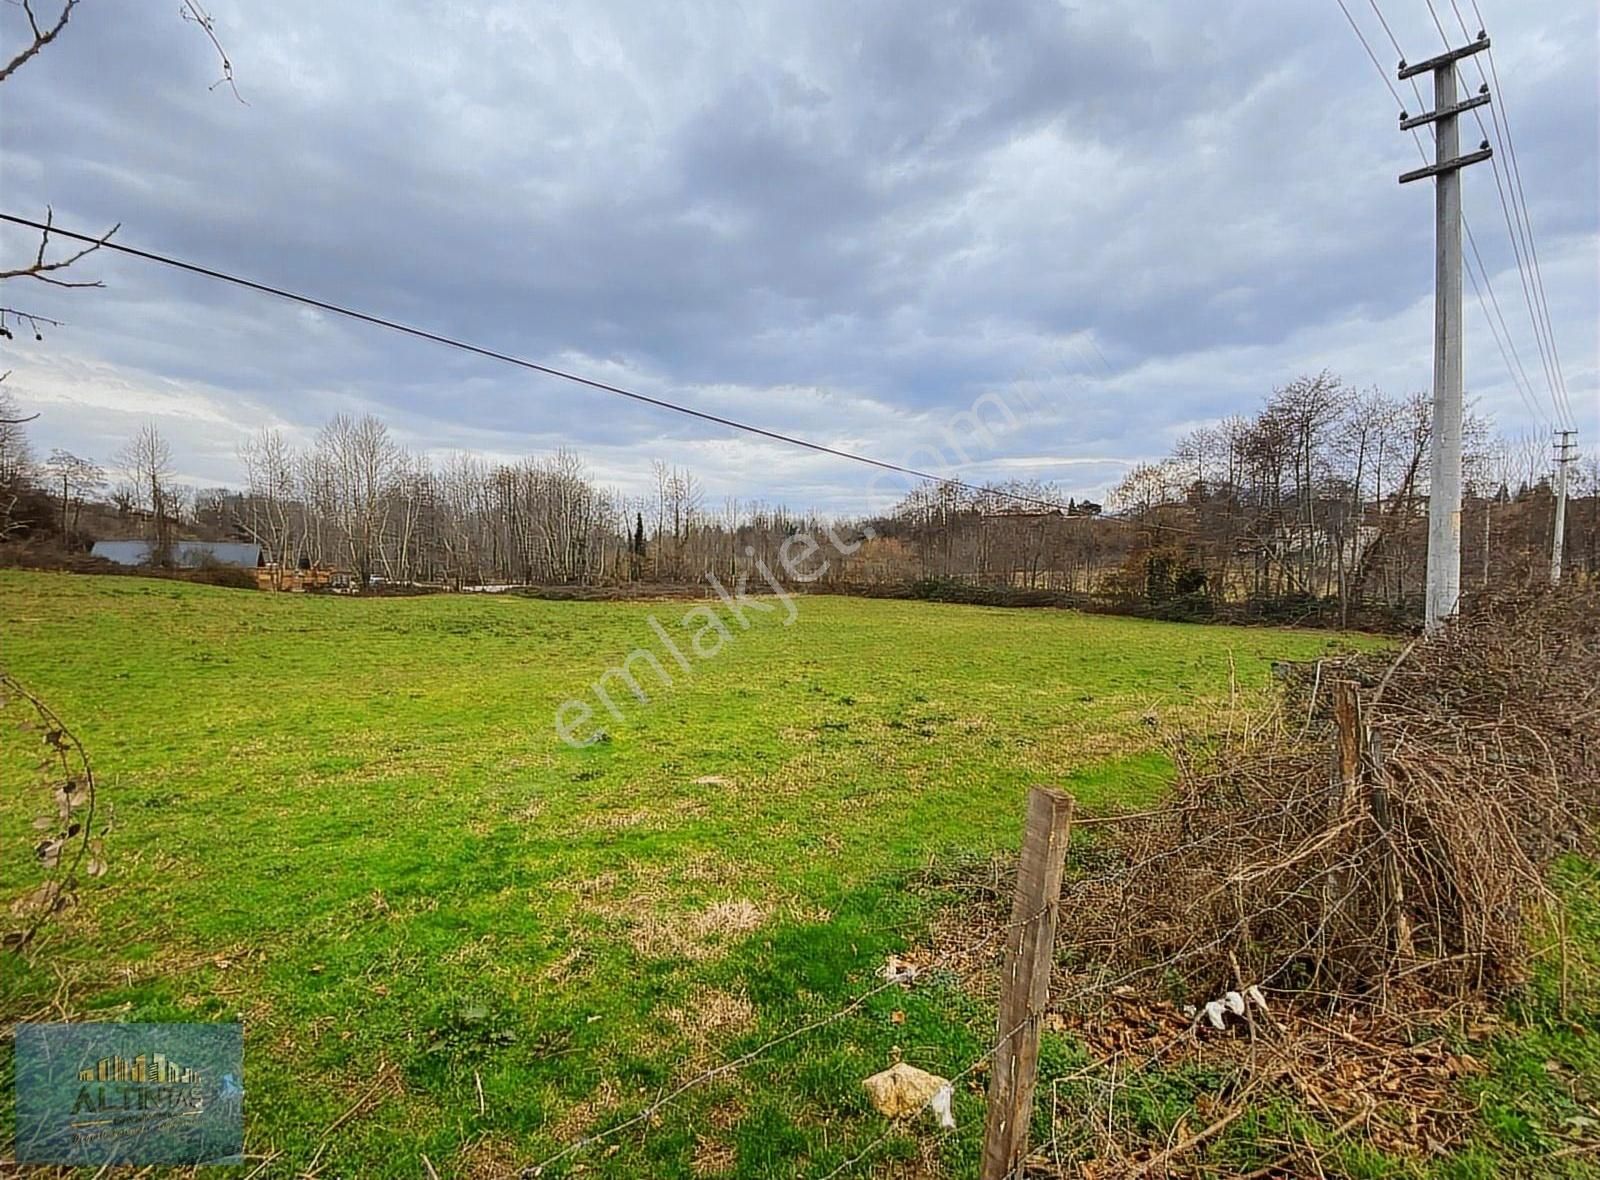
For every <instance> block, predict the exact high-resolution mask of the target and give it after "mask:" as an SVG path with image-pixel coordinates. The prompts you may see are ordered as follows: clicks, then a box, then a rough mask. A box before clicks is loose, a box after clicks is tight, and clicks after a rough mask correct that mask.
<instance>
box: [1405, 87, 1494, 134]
mask: <svg viewBox="0 0 1600 1180" xmlns="http://www.w3.org/2000/svg"><path fill="white" fill-rule="evenodd" d="M1488 101H1489V95H1487V94H1474V95H1473V96H1472V97H1471V98H1469V99H1467V100H1466V101H1465V102H1458V103H1456V104H1455V105H1454V106H1448V107H1442V108H1440V109H1439V110H1437V111H1429V112H1428V113H1427V114H1425V115H1412V116H1411V117H1410V118H1409V119H1401V120H1400V130H1402V131H1410V130H1411V129H1412V128H1413V127H1421V126H1422V125H1423V124H1424V123H1431V122H1433V121H1434V120H1435V119H1447V118H1449V117H1450V116H1451V115H1459V114H1460V113H1461V112H1462V111H1470V110H1472V108H1474V107H1481V106H1482V105H1483V104H1484V103H1486V102H1488Z"/></svg>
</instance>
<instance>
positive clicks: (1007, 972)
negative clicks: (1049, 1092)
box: [982, 787, 1072, 1180]
mask: <svg viewBox="0 0 1600 1180" xmlns="http://www.w3.org/2000/svg"><path fill="white" fill-rule="evenodd" d="M1071 835H1072V796H1070V795H1067V794H1065V793H1064V792H1061V791H1051V790H1047V789H1045V788H1044V787H1034V788H1033V790H1031V791H1029V792H1028V821H1027V827H1026V829H1025V830H1024V831H1023V835H1022V857H1021V859H1020V861H1019V862H1018V864H1017V893H1016V897H1015V899H1014V900H1013V901H1012V903H1011V929H1010V932H1009V934H1008V935H1007V937H1006V952H1005V958H1004V960H1003V961H1002V964H1001V973H1000V1019H999V1022H998V1025H997V1028H996V1032H997V1035H998V1037H999V1038H1000V1039H999V1041H998V1047H997V1048H996V1049H995V1053H994V1059H993V1061H991V1062H990V1069H989V1109H988V1113H987V1116H986V1118H985V1122H984V1131H983V1173H982V1180H1005V1178H1006V1177H1011V1176H1020V1175H1021V1174H1022V1162H1023V1160H1024V1159H1025V1158H1026V1157H1027V1154H1028V1123H1029V1122H1030V1121H1031V1120H1032V1118H1033V1088H1034V1084H1035V1083H1036V1082H1037V1081H1038V1074H1039V1024H1040V1020H1041V1018H1042V1017H1043V1016H1044V1010H1045V1004H1046V1002H1047V1001H1048V1000H1049V998H1050V966H1051V963H1052V962H1053V960H1054V958H1055V942H1056V910H1057V906H1058V905H1059V903H1060V901H1061V874H1062V871H1063V869H1064V867H1065V864H1066V856H1067V841H1068V839H1069V838H1070V837H1071Z"/></svg>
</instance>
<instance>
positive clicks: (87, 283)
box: [0, 205, 122, 287]
mask: <svg viewBox="0 0 1600 1180" xmlns="http://www.w3.org/2000/svg"><path fill="white" fill-rule="evenodd" d="M54 219H55V211H54V210H53V209H51V208H50V207H49V206H48V205H47V206H45V215H44V224H45V228H44V232H43V233H42V234H41V235H40V237H39V250H38V252H37V253H36V254H35V255H34V258H33V261H32V262H31V263H29V264H28V265H27V266H24V267H22V268H20V269H18V270H0V281H3V280H5V279H20V278H29V279H38V280H39V281H40V282H41V283H49V284H50V285H51V286H54V287H104V286H105V284H104V283H102V282H100V280H98V279H86V280H84V281H83V282H81V283H80V282H71V281H69V280H67V279H58V278H54V277H52V275H51V274H50V272H51V271H57V270H65V269H66V268H67V267H69V266H71V265H72V264H73V263H74V262H77V261H78V259H80V258H82V257H83V256H84V255H86V254H93V253H94V252H95V251H96V250H98V249H100V247H101V246H103V245H105V244H106V243H107V242H109V241H110V240H111V235H112V234H114V233H116V232H117V231H118V230H119V229H121V228H122V223H121V222H120V221H119V222H117V224H116V225H114V226H112V227H111V228H110V229H108V230H106V232H105V233H103V234H101V235H100V237H99V238H98V239H97V240H96V241H94V242H91V243H90V244H89V245H87V246H85V247H84V248H83V249H81V250H79V251H78V252H77V253H76V254H72V255H70V256H68V257H66V258H58V259H56V260H55V261H46V260H45V251H46V250H48V249H49V247H50V226H51V225H53V224H54Z"/></svg>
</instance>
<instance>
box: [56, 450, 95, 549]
mask: <svg viewBox="0 0 1600 1180" xmlns="http://www.w3.org/2000/svg"><path fill="white" fill-rule="evenodd" d="M44 471H45V474H46V475H47V476H48V477H49V479H50V485H51V488H52V490H53V489H55V488H60V490H61V536H62V539H63V541H65V539H66V538H67V537H69V536H71V535H72V533H73V532H74V531H76V529H77V527H78V513H79V512H80V511H81V510H82V508H83V502H84V500H86V499H88V498H89V497H90V496H95V495H98V494H99V493H100V492H101V491H103V490H104V488H105V486H106V473H105V470H104V469H103V468H102V467H100V465H99V464H97V463H95V462H94V461H93V460H92V459H83V458H80V457H79V456H77V455H74V454H73V453H72V452H71V451H64V450H62V449H61V448H60V447H57V448H55V449H54V450H52V451H51V452H50V458H49V459H47V460H45V464H44Z"/></svg>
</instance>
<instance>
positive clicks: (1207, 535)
mask: <svg viewBox="0 0 1600 1180" xmlns="http://www.w3.org/2000/svg"><path fill="white" fill-rule="evenodd" d="M1430 417H1431V415H1430V407H1429V403H1428V400H1427V398H1426V397H1425V396H1424V395H1421V394H1415V395H1412V396H1410V397H1406V398H1394V397H1390V396H1388V395H1385V394H1383V393H1382V392H1380V391H1378V390H1376V389H1373V390H1365V391H1362V390H1357V389H1353V388H1351V387H1350V386H1348V385H1346V384H1344V382H1342V381H1341V380H1339V378H1337V377H1335V376H1333V375H1332V374H1329V373H1326V372H1324V373H1320V374H1318V375H1316V376H1314V377H1302V378H1300V379H1298V380H1296V381H1292V382H1290V383H1289V384H1288V385H1285V386H1283V387H1282V388H1280V389H1277V390H1274V391H1273V393H1272V394H1271V395H1270V396H1269V397H1268V398H1267V399H1266V401H1265V403H1264V405H1263V406H1262V407H1261V409H1260V410H1259V411H1258V412H1257V413H1256V414H1254V415H1252V416H1242V415H1241V416H1234V417H1230V418H1226V419H1223V420H1222V421H1221V422H1218V423H1216V424H1215V425H1212V426H1206V427H1202V428H1200V429H1197V430H1194V431H1192V432H1190V433H1189V434H1187V435H1185V436H1184V437H1183V438H1181V439H1180V440H1179V441H1178V443H1177V444H1176V445H1175V446H1174V447H1173V449H1172V452H1171V454H1170V455H1169V456H1168V457H1167V458H1166V459H1164V460H1162V461H1160V462H1158V463H1148V464H1142V465H1140V466H1139V467H1137V468H1135V469H1133V470H1132V471H1130V472H1129V474H1128V475H1127V477H1126V478H1125V479H1124V480H1123V481H1122V482H1121V484H1119V485H1118V487H1117V488H1116V489H1115V491H1114V492H1113V494H1112V503H1113V505H1114V506H1115V507H1116V508H1117V509H1118V510H1119V511H1120V512H1121V513H1122V514H1123V515H1124V516H1125V517H1126V518H1127V519H1129V520H1131V521H1133V522H1136V523H1137V524H1139V525H1140V526H1141V528H1142V530H1143V533H1144V537H1143V540H1142V543H1141V545H1140V546H1139V550H1138V553H1139V556H1140V557H1141V558H1142V559H1143V565H1142V566H1141V565H1139V564H1138V563H1137V562H1136V563H1135V564H1134V566H1133V567H1132V569H1131V571H1125V572H1131V573H1132V575H1133V576H1134V577H1137V576H1138V575H1139V573H1140V572H1141V571H1143V572H1144V573H1145V574H1146V575H1148V573H1149V571H1150V569H1151V568H1152V567H1151V562H1152V559H1153V558H1154V559H1162V560H1166V561H1168V562H1169V563H1171V565H1172V568H1175V569H1178V570H1180V571H1188V572H1190V573H1191V575H1192V577H1193V579H1194V582H1195V584H1196V585H1195V588H1197V589H1200V590H1203V591H1204V592H1206V593H1209V594H1211V595H1213V596H1216V597H1219V598H1228V597H1255V598H1287V597H1310V598H1325V599H1336V600H1337V601H1338V603H1339V604H1340V609H1341V613H1343V614H1347V613H1348V610H1349V608H1350V607H1351V606H1352V605H1354V604H1356V603H1360V602H1363V601H1367V602H1371V601H1376V602H1380V603H1382V604H1384V605H1386V606H1393V607H1398V606H1401V605H1403V604H1404V603H1406V602H1407V601H1409V600H1410V599H1411V598H1413V597H1414V596H1416V595H1417V594H1419V593H1420V589H1421V581H1422V577H1423V573H1424V570H1425V566H1426V557H1427V553H1426V536H1425V519H1426V513H1427V505H1428V474H1429V473H1428V459H1429V447H1430V442H1431V437H1430ZM1553 470H1554V465H1553V455H1552V451H1551V448H1550V445H1549V442H1548V441H1547V440H1541V439H1535V438H1523V439H1516V440H1510V439H1505V438H1497V437H1495V436H1494V435H1493V433H1492V431H1491V428H1490V424H1489V423H1488V422H1487V421H1486V420H1484V419H1483V418H1481V417H1478V416H1475V415H1472V414H1470V413H1469V414H1468V416H1467V421H1466V428H1465V455H1464V477H1465V479H1464V484H1465V504H1464V510H1463V527H1464V531H1465V536H1464V564H1465V566H1466V569H1465V571H1464V580H1465V581H1466V582H1467V583H1468V584H1471V583H1473V582H1474V581H1476V582H1479V583H1487V582H1488V581H1490V580H1491V579H1492V578H1495V577H1497V576H1498V577H1501V578H1507V577H1515V576H1526V575H1527V574H1529V573H1530V572H1532V571H1533V570H1534V569H1535V568H1537V567H1538V565H1539V563H1540V562H1541V561H1542V560H1547V558H1548V553H1549V542H1550V532H1549V530H1550V528H1551V527H1552V523H1553V521H1552V514H1551V512H1550V507H1551V502H1552V497H1551V493H1550V487H1551V481H1552V478H1553ZM1597 482H1600V481H1597V480H1596V477H1595V470H1594V465H1593V463H1591V464H1590V467H1589V468H1588V469H1587V471H1581V470H1580V471H1575V472H1572V473H1571V482H1570V484H1569V487H1570V488H1571V490H1572V491H1573V493H1574V496H1575V498H1578V499H1580V500H1581V499H1583V498H1584V497H1585V496H1586V497H1587V499H1588V503H1587V504H1585V505H1584V506H1583V510H1582V511H1579V512H1574V513H1572V514H1571V515H1570V516H1569V522H1568V527H1569V530H1570V532H1569V540H1568V544H1569V545H1570V546H1572V547H1573V549H1574V550H1575V551H1576V553H1577V554H1578V555H1579V557H1580V560H1581V562H1582V568H1584V569H1587V570H1588V571H1590V572H1593V571H1594V569H1595V563H1596V553H1595V545H1596V542H1595V536H1594V534H1595V527H1596V521H1595V512H1594V509H1595V507H1596V501H1595V493H1596V484H1597Z"/></svg>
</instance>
